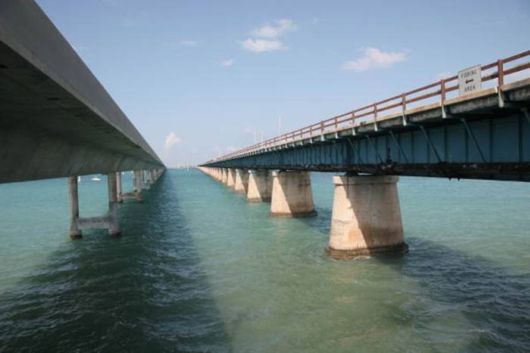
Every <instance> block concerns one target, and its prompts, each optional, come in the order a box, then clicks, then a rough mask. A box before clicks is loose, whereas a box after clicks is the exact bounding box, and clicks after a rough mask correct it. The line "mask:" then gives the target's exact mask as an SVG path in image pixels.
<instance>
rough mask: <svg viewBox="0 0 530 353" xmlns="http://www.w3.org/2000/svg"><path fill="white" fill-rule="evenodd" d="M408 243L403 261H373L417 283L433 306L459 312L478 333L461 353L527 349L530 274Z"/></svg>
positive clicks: (441, 247) (436, 247) (433, 245)
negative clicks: (435, 302) (407, 251)
mask: <svg viewBox="0 0 530 353" xmlns="http://www.w3.org/2000/svg"><path fill="white" fill-rule="evenodd" d="M407 242H408V244H409V253H408V254H407V255H405V256H378V257H376V258H375V259H376V260H377V261H380V262H382V263H383V264H385V265H389V266H392V268H394V269H395V270H396V271H398V272H399V273H401V274H403V275H405V276H407V277H409V278H414V279H416V280H418V281H419V284H420V285H421V286H422V287H423V289H424V290H425V291H426V292H427V294H428V295H429V297H430V298H432V299H433V300H435V301H438V302H441V303H444V304H446V305H453V306H457V307H458V310H459V311H460V312H461V313H462V314H463V315H464V316H465V317H466V318H467V319H468V320H469V322H470V323H471V324H472V325H473V326H474V327H475V330H476V331H477V332H479V335H478V339H476V340H474V341H472V342H471V343H470V344H469V345H468V347H467V349H466V352H527V351H528V349H530V274H528V273H525V274H521V273H514V272H512V271H510V270H509V269H506V268H503V267H500V266H498V265H495V264H494V263H492V262H491V261H489V260H487V259H484V258H481V257H479V256H474V255H469V254H466V253H465V252H462V251H458V250H454V249H451V248H449V247H447V246H444V245H441V244H438V243H436V242H433V241H430V240H426V239H421V238H416V237H409V238H408V239H407Z"/></svg>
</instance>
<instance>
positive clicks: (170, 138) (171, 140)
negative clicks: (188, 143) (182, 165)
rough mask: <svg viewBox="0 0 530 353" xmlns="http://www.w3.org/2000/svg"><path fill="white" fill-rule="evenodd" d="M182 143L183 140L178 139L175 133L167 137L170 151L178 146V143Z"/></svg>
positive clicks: (167, 147) (166, 143)
mask: <svg viewBox="0 0 530 353" xmlns="http://www.w3.org/2000/svg"><path fill="white" fill-rule="evenodd" d="M181 142H182V139H181V138H180V137H178V136H177V135H176V134H175V133H174V132H173V131H171V132H170V133H169V134H168V135H167V136H166V141H165V147H166V150H170V149H171V147H173V145H176V144H177V143H181Z"/></svg>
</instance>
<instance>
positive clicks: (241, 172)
mask: <svg viewBox="0 0 530 353" xmlns="http://www.w3.org/2000/svg"><path fill="white" fill-rule="evenodd" d="M235 176H236V180H235V183H234V190H235V191H236V192H239V193H242V194H246V193H247V189H248V170H246V169H236V170H235Z"/></svg>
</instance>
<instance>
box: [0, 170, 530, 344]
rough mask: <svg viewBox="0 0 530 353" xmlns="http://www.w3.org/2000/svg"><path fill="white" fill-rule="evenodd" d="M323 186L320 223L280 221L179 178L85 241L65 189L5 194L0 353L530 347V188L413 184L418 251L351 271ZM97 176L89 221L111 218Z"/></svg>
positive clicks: (12, 188) (216, 189)
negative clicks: (331, 252)
mask: <svg viewBox="0 0 530 353" xmlns="http://www.w3.org/2000/svg"><path fill="white" fill-rule="evenodd" d="M312 178H313V192H314V198H315V203H316V206H317V211H318V216H317V217H315V218H312V219H275V218H270V217H269V216H268V211H269V208H268V206H269V205H268V204H248V203H247V202H246V201H245V199H244V198H243V197H241V196H238V195H236V194H234V193H232V192H230V191H229V190H228V189H226V188H225V187H223V186H222V185H221V184H219V183H217V182H215V181H214V180H213V179H211V178H209V177H208V176H206V175H203V174H201V173H200V172H198V171H190V172H186V171H175V170H171V171H169V172H168V173H166V174H165V175H164V176H163V177H162V178H161V179H160V181H159V183H158V184H157V185H156V186H155V187H154V188H153V189H151V190H150V191H149V192H148V193H147V194H146V197H145V201H144V203H142V204H139V203H136V202H133V201H131V202H127V203H125V204H123V205H121V206H120V210H119V212H120V223H121V227H122V229H123V236H122V237H121V238H119V239H113V238H110V237H109V236H107V235H106V234H105V232H103V231H92V232H85V236H84V239H83V240H81V241H70V240H69V238H68V236H67V227H68V219H67V215H68V199H67V194H66V180H64V179H56V180H45V181H37V182H27V183H14V184H3V185H1V184H0V210H1V212H0V225H1V229H0V241H1V246H0V259H1V267H0V351H1V352H30V351H31V352H35V351H40V352H88V351H90V352H93V351H94V352H131V351H149V352H178V351H182V352H422V353H423V352H527V351H530V229H529V226H530V219H529V211H528V210H529V205H530V185H529V184H524V183H511V182H490V181H454V180H453V181H448V180H443V179H428V178H402V179H401V181H400V183H399V193H400V199H401V208H402V213H403V221H404V226H405V237H406V241H407V243H408V244H409V247H410V252H409V253H408V254H407V255H406V256H404V257H399V258H395V257H394V258H392V257H390V258H360V259H356V260H352V261H338V260H333V259H331V258H329V257H327V256H326V255H325V253H324V247H325V246H326V243H327V239H328V232H329V226H330V217H331V204H332V183H331V174H315V175H313V177H312ZM85 179H86V180H83V181H82V182H81V184H80V198H81V213H82V215H83V216H86V215H97V214H100V213H103V212H104V211H105V208H106V189H105V185H106V183H105V180H102V182H100V183H96V182H91V181H89V180H88V178H85ZM125 184H126V185H127V186H126V188H127V189H130V176H129V175H127V176H126V177H125Z"/></svg>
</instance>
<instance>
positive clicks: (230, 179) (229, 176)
mask: <svg viewBox="0 0 530 353" xmlns="http://www.w3.org/2000/svg"><path fill="white" fill-rule="evenodd" d="M235 174H236V173H235V170H234V169H232V168H227V169H226V186H228V187H229V188H230V189H233V188H234V186H235V185H236V175H235Z"/></svg>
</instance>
